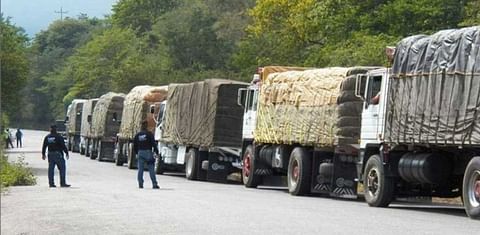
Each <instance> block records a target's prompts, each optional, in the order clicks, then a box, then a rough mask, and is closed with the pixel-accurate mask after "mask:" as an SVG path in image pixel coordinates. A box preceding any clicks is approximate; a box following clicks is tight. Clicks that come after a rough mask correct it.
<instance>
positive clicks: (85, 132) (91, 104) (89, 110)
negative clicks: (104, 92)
mask: <svg viewBox="0 0 480 235" xmlns="http://www.w3.org/2000/svg"><path fill="white" fill-rule="evenodd" d="M97 102H98V99H97V98H95V99H89V100H87V101H86V102H85V103H84V104H83V111H82V127H81V129H80V135H81V136H83V137H88V138H91V137H92V131H93V129H92V122H91V120H90V122H88V116H90V117H91V118H92V117H93V109H94V108H95V105H96V104H97Z"/></svg>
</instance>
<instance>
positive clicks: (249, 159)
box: [242, 145, 262, 188]
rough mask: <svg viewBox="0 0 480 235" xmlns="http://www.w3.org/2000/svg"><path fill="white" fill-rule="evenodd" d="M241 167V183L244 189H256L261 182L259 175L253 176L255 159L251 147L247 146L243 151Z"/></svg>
mask: <svg viewBox="0 0 480 235" xmlns="http://www.w3.org/2000/svg"><path fill="white" fill-rule="evenodd" d="M242 161H243V166H242V181H243V184H244V185H245V187H247V188H256V187H257V186H258V185H259V184H260V182H261V180H262V177H261V176H259V175H255V174H254V172H255V170H256V164H257V163H256V157H255V153H254V151H253V146H252V145H248V146H247V148H246V149H245V153H244V154H243V160H242Z"/></svg>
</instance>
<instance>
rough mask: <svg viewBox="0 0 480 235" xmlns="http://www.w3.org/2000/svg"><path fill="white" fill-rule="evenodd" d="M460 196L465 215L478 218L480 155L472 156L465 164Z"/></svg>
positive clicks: (479, 210)
mask: <svg viewBox="0 0 480 235" xmlns="http://www.w3.org/2000/svg"><path fill="white" fill-rule="evenodd" d="M462 196H463V204H464V206H465V211H466V212H467V215H468V216H470V217H471V218H473V219H480V156H477V157H474V158H472V160H470V162H469V163H468V165H467V169H466V170H465V176H464V178H463V194H462Z"/></svg>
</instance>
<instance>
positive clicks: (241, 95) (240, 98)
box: [237, 88, 247, 107]
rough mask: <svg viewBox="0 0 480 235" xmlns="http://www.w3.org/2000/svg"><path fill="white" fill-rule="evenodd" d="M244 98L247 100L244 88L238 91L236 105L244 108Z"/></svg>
mask: <svg viewBox="0 0 480 235" xmlns="http://www.w3.org/2000/svg"><path fill="white" fill-rule="evenodd" d="M246 98H247V89H246V88H240V89H238V94H237V104H238V105H240V106H242V107H245V100H246Z"/></svg>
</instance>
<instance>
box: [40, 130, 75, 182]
mask: <svg viewBox="0 0 480 235" xmlns="http://www.w3.org/2000/svg"><path fill="white" fill-rule="evenodd" d="M47 148H48V184H49V185H50V188H54V187H56V186H55V181H54V179H53V176H54V169H55V166H57V168H58V170H59V171H60V187H70V185H69V184H67V182H66V181H65V177H66V174H67V172H66V171H67V169H66V166H65V159H64V158H63V153H64V152H65V154H66V158H67V159H68V158H69V156H68V149H67V147H66V146H65V141H64V140H63V137H62V136H60V135H59V134H58V133H57V126H56V125H52V126H50V134H48V135H47V136H45V139H43V147H42V159H43V160H45V158H46V157H45V150H46V149H47Z"/></svg>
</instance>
